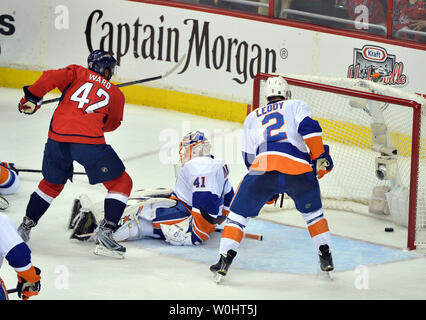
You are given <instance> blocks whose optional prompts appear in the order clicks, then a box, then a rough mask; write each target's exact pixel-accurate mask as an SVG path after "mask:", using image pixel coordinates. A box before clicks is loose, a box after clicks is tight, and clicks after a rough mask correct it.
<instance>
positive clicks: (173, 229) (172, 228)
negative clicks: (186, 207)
mask: <svg viewBox="0 0 426 320" xmlns="http://www.w3.org/2000/svg"><path fill="white" fill-rule="evenodd" d="M160 227H161V231H162V232H163V235H164V238H165V241H166V242H168V243H170V244H171V245H174V246H185V245H187V246H188V245H192V240H191V237H192V234H191V232H187V231H188V227H189V219H185V220H183V221H182V222H179V223H176V224H171V225H168V224H160Z"/></svg>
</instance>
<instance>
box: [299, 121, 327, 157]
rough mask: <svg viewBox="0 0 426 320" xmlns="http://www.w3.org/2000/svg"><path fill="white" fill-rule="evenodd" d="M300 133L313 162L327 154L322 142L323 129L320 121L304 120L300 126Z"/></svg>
mask: <svg viewBox="0 0 426 320" xmlns="http://www.w3.org/2000/svg"><path fill="white" fill-rule="evenodd" d="M298 132H299V134H300V135H301V136H302V138H303V140H304V141H305V144H306V145H307V146H308V148H309V151H310V153H309V155H310V157H311V159H312V160H315V159H317V158H318V157H319V156H320V155H321V154H323V153H324V152H325V150H324V145H323V142H322V129H321V126H320V125H319V123H318V121H316V120H314V119H312V118H311V117H306V118H304V119H303V120H302V121H301V122H300V124H299V128H298Z"/></svg>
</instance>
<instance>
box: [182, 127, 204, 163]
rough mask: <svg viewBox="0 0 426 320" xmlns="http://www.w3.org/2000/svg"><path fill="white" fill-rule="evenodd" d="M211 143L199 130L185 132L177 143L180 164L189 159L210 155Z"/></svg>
mask: <svg viewBox="0 0 426 320" xmlns="http://www.w3.org/2000/svg"><path fill="white" fill-rule="evenodd" d="M210 149H211V145H210V142H209V141H208V140H207V138H206V137H205V135H204V133H203V132H201V131H195V132H190V133H188V134H186V135H185V136H184V137H183V139H182V141H181V142H180V145H179V156H180V161H181V163H182V165H184V164H185V163H186V162H188V161H189V160H191V159H193V158H196V157H201V156H209V155H210Z"/></svg>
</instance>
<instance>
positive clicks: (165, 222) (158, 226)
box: [152, 217, 188, 229]
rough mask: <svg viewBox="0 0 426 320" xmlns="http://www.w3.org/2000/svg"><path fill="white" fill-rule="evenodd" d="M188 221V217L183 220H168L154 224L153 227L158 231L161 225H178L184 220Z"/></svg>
mask: <svg viewBox="0 0 426 320" xmlns="http://www.w3.org/2000/svg"><path fill="white" fill-rule="evenodd" d="M185 219H188V218H187V217H185V218H182V219H175V220H166V221H159V222H153V223H152V226H153V227H154V228H156V229H158V228H161V226H160V224H176V223H179V222H182V221H183V220H185Z"/></svg>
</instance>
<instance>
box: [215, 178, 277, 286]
mask: <svg viewBox="0 0 426 320" xmlns="http://www.w3.org/2000/svg"><path fill="white" fill-rule="evenodd" d="M279 176H280V173H279V172H276V171H274V172H265V173H260V172H251V173H249V174H247V175H246V176H245V177H244V178H243V180H242V181H241V183H240V185H239V187H238V189H237V191H236V194H235V196H234V199H233V201H232V203H231V207H230V212H229V214H228V217H227V224H226V225H225V227H224V229H223V232H222V237H221V240H220V245H219V255H220V257H219V261H218V263H216V264H215V265H212V266H211V267H210V270H211V271H212V272H215V273H216V274H217V275H219V277H217V278H216V280H217V281H220V276H225V275H226V274H227V270H228V268H229V266H230V265H231V263H232V261H233V259H234V258H235V256H236V254H237V251H238V248H239V246H240V243H241V241H242V239H243V235H244V228H245V227H246V226H247V224H248V223H249V220H250V218H252V217H256V216H257V215H258V214H259V212H260V210H261V209H262V207H263V206H264V205H265V203H266V202H267V201H269V200H270V199H271V197H273V196H274V195H275V194H276V193H279V192H280V189H279Z"/></svg>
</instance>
